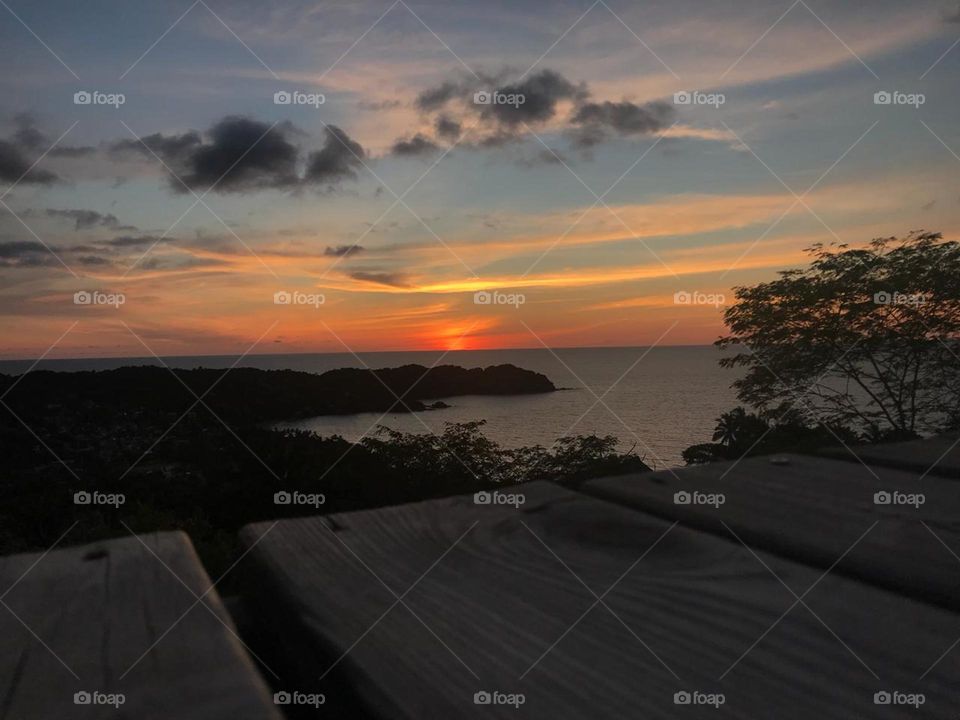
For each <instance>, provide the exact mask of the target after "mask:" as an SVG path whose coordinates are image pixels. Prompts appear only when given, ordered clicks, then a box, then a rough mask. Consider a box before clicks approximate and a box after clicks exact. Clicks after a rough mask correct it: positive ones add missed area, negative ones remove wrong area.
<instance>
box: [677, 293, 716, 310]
mask: <svg viewBox="0 0 960 720" xmlns="http://www.w3.org/2000/svg"><path fill="white" fill-rule="evenodd" d="M726 302H727V298H726V296H725V295H724V294H723V293H705V292H700V291H699V290H692V291H691V290H678V291H677V292H675V293H674V294H673V304H674V305H712V306H713V307H720V306H721V305H725V304H726Z"/></svg>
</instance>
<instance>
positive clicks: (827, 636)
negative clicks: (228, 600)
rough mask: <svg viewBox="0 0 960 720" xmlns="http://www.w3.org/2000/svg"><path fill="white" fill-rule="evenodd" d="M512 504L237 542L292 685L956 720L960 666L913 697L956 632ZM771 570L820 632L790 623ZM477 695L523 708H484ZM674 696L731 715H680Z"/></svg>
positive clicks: (687, 540) (615, 514) (931, 613)
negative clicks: (713, 700) (295, 672)
mask: <svg viewBox="0 0 960 720" xmlns="http://www.w3.org/2000/svg"><path fill="white" fill-rule="evenodd" d="M517 490H518V491H519V492H523V493H524V494H525V495H526V503H525V504H524V505H522V506H521V508H520V509H519V510H517V509H515V508H513V507H504V506H497V505H476V504H474V502H473V498H472V497H459V498H448V499H444V500H435V501H430V502H425V503H417V504H411V505H404V506H398V507H390V508H384V509H380V510H374V511H366V512H356V513H349V514H340V515H331V516H327V517H313V518H303V519H293V520H283V521H281V522H280V523H278V524H276V525H274V524H273V523H261V524H256V525H252V526H249V527H247V528H245V529H244V531H243V532H242V533H241V537H242V539H243V542H244V544H245V545H246V546H247V547H248V548H249V547H252V548H253V549H252V551H251V552H250V554H249V555H248V556H247V558H246V559H245V561H244V566H245V567H246V568H247V570H248V571H250V575H249V577H248V580H249V592H248V594H247V596H246V600H247V601H248V602H249V603H250V606H251V608H255V612H256V613H257V615H258V617H259V618H260V619H261V621H262V622H263V623H265V624H267V625H268V627H267V632H268V634H272V635H273V637H274V638H275V640H276V643H277V644H278V645H280V646H282V647H283V648H285V649H286V651H287V652H289V653H291V654H293V655H294V657H296V659H297V663H296V665H297V667H298V669H299V677H298V678H296V679H294V678H290V679H289V680H291V681H293V680H295V681H296V682H297V683H299V689H300V690H301V691H302V692H317V691H319V692H324V693H326V694H327V696H328V697H330V696H331V695H334V694H336V693H337V692H344V691H345V690H346V689H347V688H349V689H350V691H351V692H355V693H356V694H357V695H358V696H359V697H361V698H362V699H363V700H364V703H365V706H366V708H367V709H368V711H369V712H370V713H371V715H372V716H373V717H377V718H390V719H391V720H397V719H409V720H413V719H414V718H417V719H420V718H450V719H455V718H489V717H501V718H516V717H521V716H522V717H527V718H537V719H540V718H543V719H544V720H547V719H549V720H554V719H558V720H564V719H566V718H571V719H572V718H577V719H581V718H597V719H603V718H611V719H612V718H616V719H617V720H621V719H622V718H644V719H654V720H655V719H661V718H662V719H666V718H670V719H674V718H682V717H687V716H689V717H711V718H778V719H780V718H785V719H793V718H796V719H797V720H800V719H802V720H810V718H837V719H838V720H841V719H842V720H850V718H857V717H862V718H874V717H884V718H901V717H903V718H906V717H919V716H920V714H918V713H917V711H915V710H914V709H912V708H904V707H883V708H878V707H876V706H875V705H874V704H873V697H874V693H875V692H878V691H880V690H883V689H891V690H900V691H904V692H924V693H925V694H926V704H925V706H924V708H923V709H922V711H921V713H922V715H923V717H927V718H948V717H954V716H955V714H956V702H957V700H958V696H957V694H956V691H957V687H956V677H957V676H958V672H960V651H958V652H955V653H948V654H947V655H945V656H944V658H943V659H942V660H941V661H940V663H939V664H937V665H936V666H935V667H934V668H933V669H932V670H930V672H929V673H928V674H927V675H926V676H925V677H924V678H923V680H920V677H921V675H923V674H924V673H925V672H926V671H927V670H928V668H930V667H931V666H932V665H933V664H934V662H935V661H936V660H937V659H938V657H940V656H941V655H942V654H943V653H944V651H945V650H947V649H948V647H949V646H950V644H951V643H952V642H953V640H954V639H955V638H957V637H958V636H960V616H958V615H957V614H954V613H952V612H949V611H947V610H945V609H942V608H938V607H935V606H931V605H927V604H923V603H920V602H917V601H914V600H910V599H906V598H904V597H902V596H898V595H896V594H894V593H890V592H887V591H885V590H880V589H877V588H874V587H871V586H868V585H864V584H862V583H860V582H857V581H855V580H851V579H849V578H844V577H841V576H836V575H833V574H827V575H826V576H825V577H823V578H822V579H821V576H822V575H823V571H822V570H820V569H814V568H810V567H807V566H803V565H800V564H798V563H794V562H791V561H788V560H784V559H782V558H779V557H776V556H773V555H770V554H767V553H764V552H758V554H757V555H754V554H752V553H751V551H750V550H748V549H747V548H745V547H744V546H743V545H741V544H740V543H739V542H737V541H736V540H734V539H733V538H732V537H731V538H729V539H724V538H720V537H717V536H715V535H712V534H709V533H704V532H700V531H696V530H691V529H688V528H685V527H683V526H682V525H676V526H675V527H672V528H671V523H669V522H666V521H664V520H662V519H659V518H656V517H653V516H651V515H648V514H646V513H642V512H638V511H636V510H632V509H629V508H626V507H623V506H620V505H615V504H612V503H608V502H604V501H601V500H598V499H595V498H591V497H588V496H585V495H582V494H579V493H574V492H571V491H568V490H565V489H562V488H559V487H557V486H554V485H551V484H548V483H535V484H529V485H525V486H520V487H519V488H518V489H517ZM868 524H869V522H868V523H866V525H868ZM863 529H865V526H864V527H856V528H850V530H851V531H855V533H856V534H859V533H860V532H862V531H863ZM830 530H831V531H836V530H839V529H838V528H830ZM843 530H844V531H846V530H847V529H843ZM856 534H855V535H853V537H851V538H850V539H849V541H848V542H852V541H853V540H854V539H856ZM548 548H549V549H548ZM841 552H842V549H841ZM553 553H555V554H556V556H555V555H554V554H553ZM837 554H838V555H839V552H838V553H837ZM558 558H559V559H558ZM918 559H922V558H921V552H918ZM761 560H762V562H761ZM564 563H566V564H567V565H568V566H569V569H570V570H572V571H573V573H576V575H577V576H579V578H581V579H582V581H583V583H581V582H580V580H578V579H577V577H574V575H573V574H572V573H571V572H569V571H568V569H567V567H565V566H564ZM764 563H765V564H766V565H767V566H768V567H769V569H768V568H767V567H765V566H764ZM771 570H772V571H773V572H774V573H776V574H777V575H778V576H779V577H780V578H782V580H783V582H784V583H786V585H787V586H789V587H790V588H791V589H792V590H793V592H794V593H796V594H797V595H799V596H800V597H802V598H803V601H804V603H806V604H807V605H808V606H809V607H810V608H811V609H812V611H813V612H815V613H816V615H817V616H818V617H819V619H818V617H815V616H814V615H813V614H812V612H811V611H810V610H808V609H807V608H806V607H805V606H804V605H797V606H796V607H794V608H793V609H792V610H789V608H790V607H791V605H793V604H794V603H795V602H796V599H795V596H794V595H792V594H791V593H790V591H788V590H787V588H786V587H785V586H784V585H783V584H781V582H780V580H778V579H777V578H775V577H774V575H773V574H772V573H771ZM955 574H956V576H958V577H960V563H958V564H957V567H956V572H955ZM618 580H619V582H618ZM811 586H813V589H812V590H811V591H810V592H809V594H807V595H804V593H806V591H807V590H808V588H810V587H811ZM411 587H412V589H410V588H411ZM611 587H612V589H611V590H609V594H606V595H605V593H606V592H607V591H608V589H609V588H611ZM587 588H590V589H589V590H588V589H587ZM594 593H595V595H594ZM597 596H599V597H601V598H603V601H604V603H605V604H595V603H596V600H597ZM398 597H399V598H401V599H402V602H399V601H398V599H397V598H398ZM607 606H609V610H608V609H607ZM591 607H592V609H591ZM611 610H612V612H611ZM788 610H789V612H788ZM785 613H786V614H785ZM614 614H615V615H616V616H614ZM821 620H822V622H823V623H825V624H826V626H828V627H829V628H830V629H829V630H828V629H827V627H825V625H824V624H822V623H821ZM771 628H772V629H771ZM833 633H836V637H835V636H834V635H833ZM838 638H840V639H838ZM841 641H842V642H841ZM844 644H846V646H847V647H846V648H845V647H844ZM751 647H752V649H751ZM551 648H552V649H551ZM648 648H649V649H648ZM847 648H849V649H847ZM654 653H655V654H656V656H655V655H654ZM741 656H743V657H742V660H740V662H739V663H738V664H736V665H735V666H734V664H735V663H736V661H737V660H738V658H740V657H741ZM658 657H659V659H658ZM538 658H539V661H538ZM858 658H859V659H858ZM661 661H662V662H661ZM861 661H862V662H861ZM865 665H866V666H867V667H865ZM732 666H733V667H732ZM868 667H869V669H868ZM873 673H876V675H877V676H878V677H875V676H874V674H873ZM318 678H324V679H323V680H318ZM721 678H722V679H721ZM484 690H485V691H494V690H496V691H500V692H503V693H507V694H509V693H523V694H524V695H525V703H524V705H523V707H522V709H521V711H520V712H517V711H516V710H515V709H514V708H512V707H509V706H499V707H492V706H488V705H479V706H478V705H475V704H474V694H475V693H476V692H478V691H484ZM681 690H699V691H703V692H708V693H709V692H721V693H724V695H725V698H726V702H725V704H724V705H723V706H722V707H720V709H719V710H715V709H713V708H712V707H685V706H677V705H675V704H674V701H673V696H674V693H675V692H678V691H681Z"/></svg>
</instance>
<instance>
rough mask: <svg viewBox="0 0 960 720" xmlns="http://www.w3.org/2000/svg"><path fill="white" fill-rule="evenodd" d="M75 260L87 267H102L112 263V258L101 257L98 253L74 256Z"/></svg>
mask: <svg viewBox="0 0 960 720" xmlns="http://www.w3.org/2000/svg"><path fill="white" fill-rule="evenodd" d="M76 262H77V263H78V264H80V265H85V266H87V267H103V266H105V265H113V264H114V263H113V260H110V259H109V258H105V257H101V256H100V255H81V256H80V257H78V258H76Z"/></svg>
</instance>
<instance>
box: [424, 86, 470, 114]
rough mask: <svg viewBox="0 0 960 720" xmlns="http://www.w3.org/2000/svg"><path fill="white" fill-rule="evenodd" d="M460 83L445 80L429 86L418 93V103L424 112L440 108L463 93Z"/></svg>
mask: <svg viewBox="0 0 960 720" xmlns="http://www.w3.org/2000/svg"><path fill="white" fill-rule="evenodd" d="M463 92H464V91H463V88H462V86H461V84H460V83H455V82H449V81H448V82H445V83H443V84H442V85H438V86H437V87H433V88H427V89H426V90H424V91H423V92H422V93H420V94H419V95H417V101H416V105H417V107H418V108H420V109H421V110H423V111H424V112H429V111H431V110H439V109H440V108H442V107H443V106H444V105H446V104H447V103H448V102H450V101H451V100H453V99H454V98H455V97H458V96H459V95H462V94H463Z"/></svg>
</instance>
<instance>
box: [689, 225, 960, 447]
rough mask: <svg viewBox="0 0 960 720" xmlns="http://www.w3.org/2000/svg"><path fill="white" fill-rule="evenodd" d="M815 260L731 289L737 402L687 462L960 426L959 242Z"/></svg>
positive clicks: (889, 243)
mask: <svg viewBox="0 0 960 720" xmlns="http://www.w3.org/2000/svg"><path fill="white" fill-rule="evenodd" d="M809 253H810V254H811V256H812V261H811V262H810V264H809V266H808V267H806V268H802V269H795V270H786V271H782V272H780V273H779V276H780V277H779V278H778V279H776V280H773V281H771V282H766V283H760V284H758V285H755V286H752V287H740V288H736V298H737V303H736V304H734V305H733V306H731V307H730V308H729V309H728V310H727V311H726V313H725V316H724V320H725V322H726V324H727V326H728V328H729V330H730V333H729V334H728V335H726V336H725V337H722V338H720V340H718V341H717V343H716V344H717V345H718V346H719V347H720V348H721V349H731V350H735V351H736V353H735V354H734V355H732V356H730V357H725V358H723V359H721V360H720V364H721V365H722V366H724V367H728V368H744V369H745V374H744V375H743V377H741V378H740V379H739V380H737V381H736V382H735V383H734V387H735V388H736V390H737V396H738V397H739V399H740V400H741V401H742V402H743V403H745V404H746V405H748V406H749V407H751V408H752V409H753V410H754V412H748V411H747V410H745V409H744V408H743V407H739V408H737V409H736V410H733V411H731V412H728V413H724V415H723V416H721V418H719V419H718V425H717V429H716V432H715V433H714V437H713V440H714V442H713V443H707V444H702V445H694V446H693V447H690V448H688V449H687V450H686V451H685V452H684V459H685V460H686V461H687V462H688V463H700V462H708V461H710V460H715V459H723V458H738V457H741V456H742V455H744V454H749V455H755V454H765V453H770V452H777V451H782V450H794V451H796V450H802V449H807V448H808V447H809V446H811V445H812V446H821V447H822V446H825V445H835V444H839V443H841V442H842V443H852V442H885V441H892V440H900V439H908V438H913V437H918V436H920V435H922V434H928V433H933V432H938V431H943V430H945V429H951V428H957V427H960V345H958V338H960V244H958V243H956V242H953V241H950V242H947V241H944V240H943V238H942V236H941V234H940V233H930V232H914V233H911V234H909V235H908V236H907V237H906V238H903V239H898V238H895V237H890V238H879V239H876V240H873V241H872V242H871V243H870V244H869V245H867V246H866V247H864V248H858V249H852V248H849V247H847V246H846V245H839V246H831V247H824V246H822V245H815V246H813V247H812V248H810V249H809Z"/></svg>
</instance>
